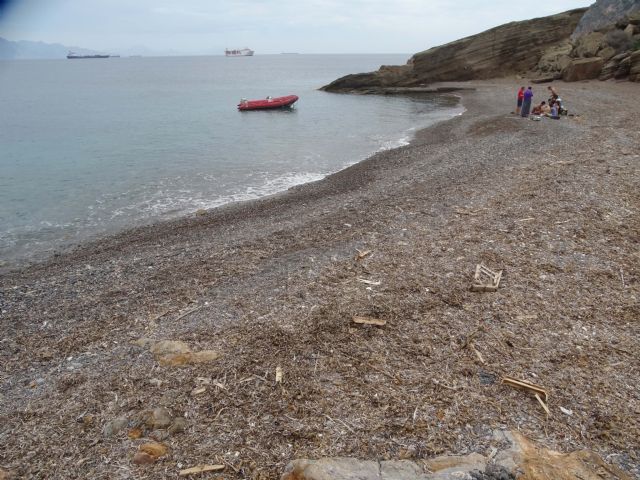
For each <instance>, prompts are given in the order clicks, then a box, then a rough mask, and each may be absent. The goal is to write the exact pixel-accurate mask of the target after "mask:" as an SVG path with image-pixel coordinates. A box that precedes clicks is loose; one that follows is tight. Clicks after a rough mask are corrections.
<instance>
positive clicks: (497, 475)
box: [281, 430, 630, 480]
mask: <svg viewBox="0 0 640 480" xmlns="http://www.w3.org/2000/svg"><path fill="white" fill-rule="evenodd" d="M494 440H495V443H496V445H499V446H500V447H501V449H498V448H494V450H493V452H492V453H491V454H490V455H488V456H484V455H480V454H479V453H471V454H469V455H452V456H442V457H436V458H432V459H428V460H425V461H423V462H422V463H423V465H424V467H423V466H422V465H418V464H417V463H414V462H411V461H408V460H391V461H381V462H378V461H375V460H357V459H354V458H324V459H320V460H295V461H293V462H291V463H290V464H289V465H288V466H287V468H286V470H285V472H284V474H283V475H282V478H281V480H472V479H483V480H485V479H486V480H503V479H504V480H515V479H516V478H518V479H519V480H579V479H580V480H630V477H629V476H628V475H627V474H625V473H624V472H622V471H621V470H620V469H618V468H616V467H613V466H611V465H608V464H606V463H605V462H604V461H603V460H602V458H600V457H599V456H598V455H597V454H595V453H593V452H590V451H587V450H582V451H578V452H573V453H566V454H565V453H560V452H556V451H553V450H549V449H546V448H542V447H539V446H537V445H535V444H533V443H532V442H530V441H529V440H527V439H526V438H524V437H523V436H522V435H520V434H519V433H517V432H513V433H509V432H503V431H500V430H498V431H496V432H495V433H494Z"/></svg>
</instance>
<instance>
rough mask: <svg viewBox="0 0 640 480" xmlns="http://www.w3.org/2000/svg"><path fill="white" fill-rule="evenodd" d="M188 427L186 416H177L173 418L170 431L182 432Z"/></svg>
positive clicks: (171, 432)
mask: <svg viewBox="0 0 640 480" xmlns="http://www.w3.org/2000/svg"><path fill="white" fill-rule="evenodd" d="M186 429H187V419H186V418H184V417H176V418H174V419H173V422H172V423H171V426H170V427H169V430H168V431H169V433H170V434H171V435H175V434H177V433H182V432H184V431H185V430H186Z"/></svg>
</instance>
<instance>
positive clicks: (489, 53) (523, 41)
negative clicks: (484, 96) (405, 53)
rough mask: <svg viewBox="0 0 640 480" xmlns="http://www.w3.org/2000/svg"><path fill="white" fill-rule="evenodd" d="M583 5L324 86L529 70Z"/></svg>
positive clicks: (411, 82)
mask: <svg viewBox="0 0 640 480" xmlns="http://www.w3.org/2000/svg"><path fill="white" fill-rule="evenodd" d="M585 11H586V9H577V10H571V11H568V12H565V13H560V14H558V15H552V16H550V17H543V18H536V19H533V20H526V21H523V22H511V23H508V24H506V25H502V26H499V27H496V28H492V29H491V30H487V31H486V32H483V33H480V34H478V35H473V36H471V37H466V38H463V39H461V40H457V41H455V42H451V43H448V44H446V45H442V46H440V47H434V48H431V49H429V50H426V51H424V52H420V53H416V54H415V55H414V56H413V57H411V59H409V62H408V63H407V65H404V66H399V67H387V66H383V67H381V68H380V70H378V71H376V72H371V73H362V74H357V75H347V76H346V77H342V78H340V79H338V80H336V81H334V82H332V83H331V84H329V85H327V86H326V87H323V89H324V90H327V91H334V92H336V91H343V92H344V91H352V90H363V89H364V90H366V89H376V88H386V87H414V86H419V85H422V84H428V83H432V82H440V81H459V80H474V79H486V78H495V77H503V76H506V75H511V74H516V73H521V72H527V71H530V70H532V69H533V68H534V67H535V66H536V65H537V64H538V61H539V59H540V57H541V56H542V55H543V54H544V53H545V52H546V51H547V50H548V49H549V48H558V47H560V46H561V45H562V44H563V43H566V41H567V39H568V38H569V37H570V35H571V33H572V32H573V31H574V30H575V28H576V26H577V25H578V22H579V21H580V18H581V17H582V15H583V14H584V13H585Z"/></svg>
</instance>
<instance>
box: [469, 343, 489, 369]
mask: <svg viewBox="0 0 640 480" xmlns="http://www.w3.org/2000/svg"><path fill="white" fill-rule="evenodd" d="M470 346H471V350H473V351H474V352H475V354H476V356H477V357H478V360H480V363H482V364H483V365H484V363H485V362H484V358H483V357H482V354H481V353H480V352H479V351H478V349H477V348H476V347H475V345H474V344H473V343H472V344H471V345H470Z"/></svg>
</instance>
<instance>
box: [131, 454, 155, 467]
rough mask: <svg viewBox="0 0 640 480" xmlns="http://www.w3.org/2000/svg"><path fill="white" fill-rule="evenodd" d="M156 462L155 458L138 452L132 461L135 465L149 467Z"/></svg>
mask: <svg viewBox="0 0 640 480" xmlns="http://www.w3.org/2000/svg"><path fill="white" fill-rule="evenodd" d="M155 461H156V459H155V458H154V457H152V456H151V455H149V454H148V453H145V452H136V454H135V455H134V456H133V460H132V462H133V463H134V464H135V465H149V464H150V463H154V462H155Z"/></svg>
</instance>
